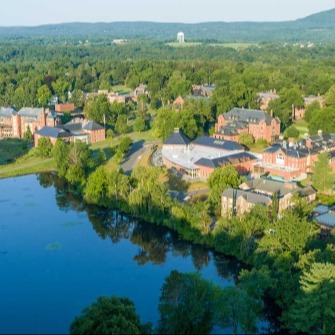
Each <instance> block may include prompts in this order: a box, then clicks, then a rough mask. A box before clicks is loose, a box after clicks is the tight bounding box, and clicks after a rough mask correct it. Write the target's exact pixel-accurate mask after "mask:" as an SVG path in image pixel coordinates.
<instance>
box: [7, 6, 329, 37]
mask: <svg viewBox="0 0 335 335" xmlns="http://www.w3.org/2000/svg"><path fill="white" fill-rule="evenodd" d="M178 31H183V32H184V33H185V37H186V40H187V41H207V42H232V41H239V42H269V41H280V42H300V41H313V42H332V41H333V39H334V33H335V9H332V10H329V11H325V12H321V13H318V14H314V15H311V16H308V17H306V18H304V19H299V20H295V21H287V22H231V23H227V22H207V23H197V24H183V23H154V22H111V23H66V24H55V25H43V26H37V27H0V37H2V38H7V39H8V38H9V39H13V38H15V39H21V38H27V37H49V38H50V37H52V38H56V37H58V38H63V39H64V38H73V37H77V38H82V39H86V38H91V39H92V38H93V39H94V38H109V39H117V38H126V39H134V38H149V39H160V40H166V41H173V40H175V38H176V34H177V32H178Z"/></svg>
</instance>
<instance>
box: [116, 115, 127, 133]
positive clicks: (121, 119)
mask: <svg viewBox="0 0 335 335" xmlns="http://www.w3.org/2000/svg"><path fill="white" fill-rule="evenodd" d="M115 130H116V132H117V133H119V134H125V133H126V132H127V131H128V124H127V116H126V115H119V116H118V118H117V120H116V123H115Z"/></svg>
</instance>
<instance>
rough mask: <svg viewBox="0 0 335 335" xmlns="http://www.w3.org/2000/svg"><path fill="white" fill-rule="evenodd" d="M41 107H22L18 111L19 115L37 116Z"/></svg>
mask: <svg viewBox="0 0 335 335" xmlns="http://www.w3.org/2000/svg"><path fill="white" fill-rule="evenodd" d="M42 110H43V108H32V107H23V108H21V109H20V110H19V111H18V114H19V115H20V116H25V117H35V118H38V117H39V116H40V114H41V111H42Z"/></svg>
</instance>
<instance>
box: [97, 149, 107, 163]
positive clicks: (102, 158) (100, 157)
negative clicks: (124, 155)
mask: <svg viewBox="0 0 335 335" xmlns="http://www.w3.org/2000/svg"><path fill="white" fill-rule="evenodd" d="M106 159H107V158H106V154H105V152H104V151H103V150H102V149H101V148H100V149H99V150H98V154H97V156H96V157H95V164H96V165H97V166H100V165H102V164H104V163H105V162H106Z"/></svg>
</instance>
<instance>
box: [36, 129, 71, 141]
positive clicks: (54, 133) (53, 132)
mask: <svg viewBox="0 0 335 335" xmlns="http://www.w3.org/2000/svg"><path fill="white" fill-rule="evenodd" d="M36 134H38V135H41V136H46V137H53V138H62V137H70V136H71V135H70V133H69V132H67V131H66V130H64V129H61V128H54V127H49V126H45V127H43V128H41V129H40V130H37V131H36Z"/></svg>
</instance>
